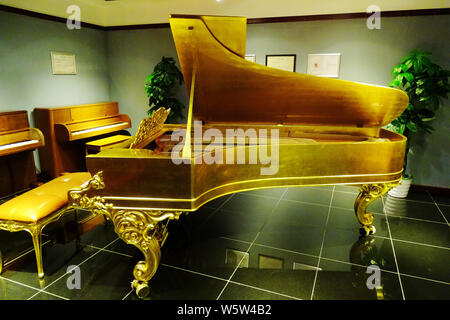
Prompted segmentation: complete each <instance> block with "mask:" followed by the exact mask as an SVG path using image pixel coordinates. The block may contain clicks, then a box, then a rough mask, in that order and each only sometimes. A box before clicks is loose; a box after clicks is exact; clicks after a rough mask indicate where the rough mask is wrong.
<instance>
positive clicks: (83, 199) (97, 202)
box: [69, 172, 182, 298]
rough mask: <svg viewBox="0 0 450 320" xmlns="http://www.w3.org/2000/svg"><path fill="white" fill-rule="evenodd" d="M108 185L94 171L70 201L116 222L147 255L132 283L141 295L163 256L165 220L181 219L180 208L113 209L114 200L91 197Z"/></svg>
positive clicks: (124, 235) (119, 230)
mask: <svg viewBox="0 0 450 320" xmlns="http://www.w3.org/2000/svg"><path fill="white" fill-rule="evenodd" d="M104 187H105V185H104V183H103V178H102V174H101V172H99V173H97V174H96V175H94V177H93V178H92V179H91V180H89V182H88V183H87V184H86V185H85V186H83V187H82V188H80V189H76V190H71V191H69V201H70V202H71V203H72V205H73V206H78V207H80V208H83V209H88V210H91V212H92V213H93V214H94V215H98V214H103V215H105V216H107V217H108V218H109V219H110V220H111V221H112V222H113V224H114V231H115V232H116V233H117V235H118V236H119V238H120V239H122V240H123V241H124V242H125V243H127V244H132V245H134V246H135V247H136V248H138V249H139V250H140V251H141V252H142V254H143V255H144V260H143V261H139V262H138V263H137V264H136V266H135V267H134V271H133V275H134V280H133V282H132V283H131V287H132V288H133V289H135V290H136V294H137V295H138V297H139V298H144V297H146V296H147V295H148V294H149V288H148V281H149V280H150V279H151V278H152V277H153V275H154V274H155V272H156V270H157V269H158V265H159V261H160V259H161V250H160V249H161V246H162V245H163V244H164V241H165V240H166V238H167V234H168V233H167V224H164V223H163V221H164V220H168V219H178V218H179V216H180V215H181V213H182V212H181V211H175V212H169V211H161V210H135V209H133V208H130V209H121V210H118V209H114V207H113V205H112V204H111V203H106V201H105V199H104V198H102V197H99V196H93V197H89V196H88V195H87V193H88V191H90V190H92V189H94V190H99V189H103V188H104Z"/></svg>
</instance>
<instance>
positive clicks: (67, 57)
mask: <svg viewBox="0 0 450 320" xmlns="http://www.w3.org/2000/svg"><path fill="white" fill-rule="evenodd" d="M50 56H51V58H52V72H53V74H77V66H76V63H75V54H74V53H69V52H57V51H51V52H50Z"/></svg>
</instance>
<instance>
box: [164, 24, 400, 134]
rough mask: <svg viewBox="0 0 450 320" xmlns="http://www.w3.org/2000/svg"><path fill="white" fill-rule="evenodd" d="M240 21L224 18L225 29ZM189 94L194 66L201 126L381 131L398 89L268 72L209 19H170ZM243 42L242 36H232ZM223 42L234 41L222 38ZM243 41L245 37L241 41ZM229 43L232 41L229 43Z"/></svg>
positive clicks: (396, 107) (392, 114)
mask: <svg viewBox="0 0 450 320" xmlns="http://www.w3.org/2000/svg"><path fill="white" fill-rule="evenodd" d="M241 19H242V18H234V17H223V18H222V20H221V21H216V24H215V28H214V29H218V28H219V27H218V24H219V23H222V24H223V26H224V28H225V27H226V26H228V25H230V24H232V22H233V21H234V20H236V23H237V24H238V25H239V24H240V23H241ZM170 26H171V29H172V33H173V37H174V40H175V45H176V48H177V53H178V58H179V61H180V65H181V68H182V71H183V75H184V79H185V83H186V89H187V92H188V94H189V90H190V86H191V78H192V70H193V68H194V65H196V71H197V75H196V84H195V87H196V92H195V101H194V106H195V107H194V115H195V118H196V119H200V120H203V121H206V122H209V121H217V122H243V123H245V122H251V123H284V124H309V125H311V124H315V125H340V126H357V127H381V126H384V125H386V124H388V123H390V122H391V121H392V120H393V119H395V118H396V117H397V116H398V115H400V114H401V112H402V111H403V109H404V108H405V106H406V104H407V102H408V96H407V95H406V94H405V93H404V92H403V91H401V90H397V89H393V88H388V87H382V86H375V85H368V84H362V83H357V82H351V81H345V80H339V79H329V78H323V77H317V76H311V75H306V74H300V73H295V72H288V71H283V70H278V69H273V68H268V67H266V66H262V65H260V64H256V63H252V62H250V61H247V60H245V59H243V58H242V57H241V56H239V55H238V54H236V53H235V52H233V51H231V50H229V49H228V48H227V47H226V46H224V45H222V43H227V42H228V40H227V39H226V38H225V36H224V35H222V38H221V39H220V40H221V41H220V42H219V41H218V39H217V38H216V37H215V36H214V34H213V33H211V31H212V29H209V28H208V17H202V16H197V17H192V16H186V17H182V16H174V17H172V18H171V19H170ZM235 36H236V37H238V38H239V40H242V38H243V37H244V35H242V33H237V34H236V35H235ZM227 37H233V35H232V34H227ZM244 40H245V38H244ZM230 41H231V40H230Z"/></svg>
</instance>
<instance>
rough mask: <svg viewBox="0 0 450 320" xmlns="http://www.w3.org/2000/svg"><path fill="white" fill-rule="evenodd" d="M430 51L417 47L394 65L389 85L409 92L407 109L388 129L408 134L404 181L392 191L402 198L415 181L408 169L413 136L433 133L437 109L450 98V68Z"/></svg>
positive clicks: (394, 194)
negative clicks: (448, 96) (435, 58)
mask: <svg viewBox="0 0 450 320" xmlns="http://www.w3.org/2000/svg"><path fill="white" fill-rule="evenodd" d="M430 54H431V53H429V52H423V51H420V50H413V51H412V52H410V53H409V54H408V55H406V56H405V57H404V58H403V59H402V60H401V61H400V63H399V64H398V65H396V66H395V67H394V68H393V69H392V72H391V74H392V76H393V79H392V81H391V83H390V84H389V86H391V87H397V88H399V89H402V90H403V91H405V92H406V93H407V94H408V96H409V104H408V106H407V107H406V109H405V111H404V112H403V113H402V114H401V115H400V116H399V117H398V118H396V119H395V120H394V121H392V122H391V123H390V124H389V125H388V126H387V129H390V130H393V131H395V132H398V133H400V134H403V135H404V136H406V137H407V138H408V141H407V145H406V153H405V163H404V167H403V181H402V183H401V184H400V185H399V186H397V187H396V188H393V189H392V190H391V191H389V194H390V195H391V196H394V197H398V198H405V197H406V196H407V194H408V190H409V186H410V185H411V182H412V175H411V173H410V172H409V170H408V167H407V164H408V155H409V154H410V152H411V137H412V136H413V135H414V134H426V133H431V132H432V130H433V127H432V126H431V124H430V121H432V120H433V119H435V113H436V111H437V110H438V108H439V107H440V105H441V100H442V99H447V94H448V92H449V84H448V76H449V73H450V72H449V71H448V70H444V69H443V68H442V67H440V66H439V65H437V64H435V63H433V62H431V60H430V58H429V55H430Z"/></svg>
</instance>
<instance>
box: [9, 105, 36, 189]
mask: <svg viewBox="0 0 450 320" xmlns="http://www.w3.org/2000/svg"><path fill="white" fill-rule="evenodd" d="M43 146H44V136H43V135H42V132H41V131H40V130H39V129H36V128H30V125H29V123H28V114H27V111H12V112H2V113H0V177H1V183H0V197H4V196H8V195H11V194H14V193H17V192H20V191H24V190H26V189H28V188H30V187H32V186H33V184H35V183H36V182H37V175H36V166H35V163H34V157H33V150H34V149H36V148H41V147H43Z"/></svg>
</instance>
